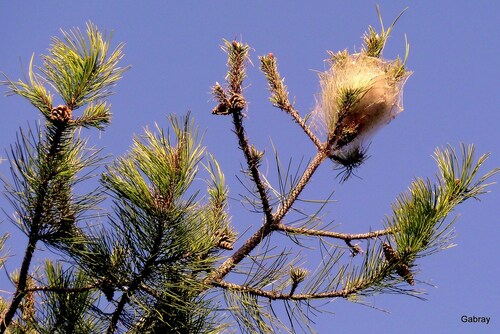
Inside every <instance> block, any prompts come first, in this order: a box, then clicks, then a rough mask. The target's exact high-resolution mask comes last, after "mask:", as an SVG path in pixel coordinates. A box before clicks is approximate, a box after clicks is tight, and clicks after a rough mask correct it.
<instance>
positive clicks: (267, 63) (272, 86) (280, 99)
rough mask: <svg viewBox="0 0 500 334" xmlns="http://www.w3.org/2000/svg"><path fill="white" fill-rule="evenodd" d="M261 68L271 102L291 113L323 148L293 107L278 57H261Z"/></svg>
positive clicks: (310, 136) (317, 145) (320, 145)
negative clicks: (280, 70)
mask: <svg viewBox="0 0 500 334" xmlns="http://www.w3.org/2000/svg"><path fill="white" fill-rule="evenodd" d="M260 64H261V65H260V69H261V71H262V72H264V74H265V75H266V78H267V82H268V85H269V90H270V91H271V98H270V100H271V102H272V103H273V105H274V106H275V107H277V108H280V109H281V110H283V111H285V112H286V113H288V114H290V116H292V118H293V119H294V121H295V122H296V123H297V124H298V125H300V127H301V128H302V130H304V132H305V133H306V134H307V136H309V138H310V139H311V140H312V141H313V143H314V145H316V148H317V149H318V150H321V148H322V144H321V142H320V140H319V139H318V137H316V135H315V134H314V133H313V132H312V131H311V128H310V127H309V126H308V125H307V124H306V122H305V120H304V119H302V117H300V114H299V113H298V111H297V110H296V109H295V108H294V107H293V105H292V104H291V103H290V100H289V98H288V91H287V88H286V85H285V83H284V82H285V80H284V79H282V78H281V76H280V74H279V72H278V64H277V60H276V57H275V56H274V55H273V54H272V53H270V54H268V55H266V56H262V57H260Z"/></svg>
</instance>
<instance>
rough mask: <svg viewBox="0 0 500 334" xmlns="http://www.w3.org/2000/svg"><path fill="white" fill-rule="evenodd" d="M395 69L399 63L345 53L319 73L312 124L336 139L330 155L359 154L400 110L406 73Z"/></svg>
mask: <svg viewBox="0 0 500 334" xmlns="http://www.w3.org/2000/svg"><path fill="white" fill-rule="evenodd" d="M398 66H399V67H398ZM399 68H401V63H400V62H399V61H393V62H391V61H386V60H384V59H380V58H375V57H369V56H366V55H364V54H362V53H361V54H353V55H348V54H345V56H344V57H342V58H340V59H337V61H336V62H335V63H334V64H333V65H332V67H331V68H330V69H329V70H328V71H326V72H324V73H321V74H320V85H321V93H320V96H319V99H318V104H317V106H316V108H315V111H314V114H315V115H314V122H315V124H316V126H317V128H318V129H323V130H324V131H326V132H327V133H328V138H332V137H335V136H337V137H338V138H337V140H335V141H334V142H333V143H332V147H331V152H330V154H331V155H332V156H346V155H349V154H350V153H351V152H352V151H353V150H356V151H357V152H360V151H363V150H364V149H365V148H366V145H367V144H369V140H370V138H371V137H372V136H373V135H374V134H375V132H376V131H377V130H379V129H380V128H382V127H383V126H384V125H386V124H388V123H389V122H390V121H391V120H392V119H394V118H395V117H396V116H397V115H398V114H399V113H400V112H401V111H403V103H402V92H403V86H404V84H405V82H406V79H407V78H408V76H409V74H410V72H403V74H401V72H400V71H399V72H398V69H399ZM345 101H350V103H347V104H346V103H345Z"/></svg>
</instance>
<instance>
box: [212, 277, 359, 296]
mask: <svg viewBox="0 0 500 334" xmlns="http://www.w3.org/2000/svg"><path fill="white" fill-rule="evenodd" d="M212 284H213V285H215V286H217V287H220V288H223V289H228V290H232V291H239V292H246V293H251V294H252V295H255V296H260V297H265V298H268V299H271V300H310V299H321V298H335V297H342V298H346V297H348V296H349V295H352V294H355V293H357V292H359V291H361V290H363V289H365V288H366V285H367V284H366V283H364V284H359V285H358V286H353V287H351V288H349V289H342V290H335V291H326V292H321V293H299V294H290V293H289V292H288V293H282V292H280V291H274V290H263V289H257V288H254V287H250V286H246V285H240V284H235V283H230V282H226V281H224V280H218V281H215V282H213V283H212Z"/></svg>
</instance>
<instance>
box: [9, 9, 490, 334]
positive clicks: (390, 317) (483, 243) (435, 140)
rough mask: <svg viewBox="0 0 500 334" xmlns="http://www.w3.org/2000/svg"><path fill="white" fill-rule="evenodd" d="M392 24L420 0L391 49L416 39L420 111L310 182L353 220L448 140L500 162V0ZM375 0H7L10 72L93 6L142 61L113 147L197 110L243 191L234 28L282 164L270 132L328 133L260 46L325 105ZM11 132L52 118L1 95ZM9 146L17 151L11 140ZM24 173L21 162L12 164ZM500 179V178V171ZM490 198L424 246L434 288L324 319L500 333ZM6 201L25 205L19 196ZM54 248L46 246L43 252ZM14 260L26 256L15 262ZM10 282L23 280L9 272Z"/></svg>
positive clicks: (251, 90) (335, 213)
mask: <svg viewBox="0 0 500 334" xmlns="http://www.w3.org/2000/svg"><path fill="white" fill-rule="evenodd" d="M378 3H379V4H380V7H381V11H382V15H383V18H384V22H385V23H386V25H388V24H390V23H391V22H392V20H393V19H394V18H395V17H396V16H397V14H398V13H399V12H400V11H401V10H402V9H404V8H405V7H406V6H409V7H410V8H409V10H408V11H407V12H406V13H405V14H404V15H403V17H402V18H401V19H400V21H399V22H398V23H397V25H396V28H395V30H394V33H393V34H392V37H391V38H390V40H389V42H388V45H387V48H386V50H385V53H384V55H385V56H386V57H387V58H393V57H395V56H396V55H398V54H400V55H404V34H405V33H406V34H407V36H408V40H409V43H410V45H411V51H410V58H409V60H408V67H409V68H410V69H411V70H412V71H414V74H413V75H412V76H411V77H410V79H409V81H408V83H407V85H406V88H405V93H404V108H405V111H404V112H403V113H402V114H400V115H399V116H398V117H397V118H396V120H394V121H393V122H392V123H391V124H390V125H389V126H387V127H385V128H383V129H382V130H381V131H380V132H379V133H378V134H377V136H376V137H375V138H374V141H373V143H372V145H371V147H370V152H369V153H370V156H371V157H370V159H369V160H368V161H367V163H366V164H365V165H364V166H363V167H362V168H361V169H360V170H359V171H358V173H357V174H358V175H359V176H360V178H352V179H351V180H349V181H348V182H346V183H344V184H339V182H338V180H336V179H335V178H334V176H335V173H334V172H332V170H331V166H327V165H328V164H325V166H322V168H321V169H320V170H319V171H318V173H317V174H316V175H315V177H314V179H313V180H312V183H311V184H310V186H309V187H308V188H307V191H306V193H305V195H306V196H309V197H314V196H315V197H321V196H325V195H326V194H328V193H329V192H330V191H331V190H332V189H335V195H334V199H335V200H337V202H336V203H333V204H331V206H330V207H328V209H327V211H328V212H329V214H328V218H330V219H335V222H336V223H337V224H339V225H338V228H337V230H338V231H342V232H361V231H366V230H368V229H370V228H371V229H378V228H380V227H381V222H382V220H383V217H384V215H385V214H388V213H390V203H391V202H392V201H393V200H394V198H395V197H396V196H397V195H398V194H399V193H400V192H402V191H404V190H405V189H406V187H407V186H408V185H409V183H410V181H411V179H412V178H413V177H416V176H423V177H433V175H434V173H435V171H436V167H435V164H434V162H433V160H432V158H431V154H432V152H433V151H434V149H435V147H436V146H443V145H445V144H447V143H450V144H452V145H454V146H458V144H459V142H464V143H474V144H475V145H476V148H477V151H478V153H484V152H491V153H492V157H491V158H490V160H489V161H488V162H487V164H486V166H485V169H484V171H486V170H489V169H492V168H494V167H498V166H500V149H499V139H500V136H499V127H500V116H499V114H500V113H499V112H500V98H499V94H498V89H499V79H498V78H499V77H500V70H499V62H498V60H499V56H498V55H499V54H500V38H499V37H500V36H499V34H500V30H499V28H498V20H499V17H500V3H499V2H497V1H456V0H455V1H451V0H447V1H378ZM375 4H376V2H374V1H326V0H325V1H301V2H299V1H245V2H243V1H142V2H139V1H96V0H93V1H81V2H77V1H5V0H4V1H0V22H2V27H3V28H2V32H1V34H0V45H1V48H0V71H2V72H4V73H6V74H7V75H8V76H9V77H10V78H12V79H17V78H20V77H22V72H23V71H25V70H26V68H27V65H28V63H29V59H30V57H31V54H32V53H33V52H34V53H35V54H36V55H37V58H36V59H37V62H38V64H40V61H39V58H38V56H39V55H40V54H42V53H45V52H46V49H47V47H48V46H49V44H50V37H51V36H59V35H60V34H59V28H64V29H70V28H72V27H81V28H84V26H85V22H86V21H87V20H91V21H93V22H94V23H96V24H97V25H98V27H99V28H100V29H102V30H107V31H111V30H112V31H114V35H113V41H114V42H115V45H116V44H117V43H118V42H125V43H126V48H125V54H126V57H125V59H124V63H123V65H127V64H130V65H132V69H131V70H130V71H128V72H127V73H126V74H125V76H124V78H123V80H122V81H121V82H120V83H119V84H118V86H117V88H116V95H114V96H113V97H112V98H111V103H112V111H113V124H112V125H111V127H109V128H108V129H107V130H106V131H105V132H104V133H101V134H100V135H98V134H97V133H91V136H92V142H93V143H94V144H96V145H98V146H105V147H106V150H105V152H106V153H109V154H114V155H120V154H123V153H124V152H125V151H126V150H127V149H128V146H129V144H130V143H131V137H132V134H134V133H135V134H140V133H141V132H142V128H143V127H144V126H146V125H150V126H151V125H153V124H154V122H155V121H156V122H158V123H159V124H161V125H165V126H166V124H167V121H166V117H165V116H166V115H167V114H169V113H172V112H175V113H178V114H184V113H185V112H186V111H188V110H190V111H191V112H192V115H193V116H194V117H195V119H196V121H197V123H198V125H199V126H200V128H201V130H202V131H206V134H205V141H204V143H205V145H206V146H207V147H208V150H209V151H210V152H212V153H213V154H214V155H215V156H216V157H217V158H218V159H219V161H220V162H221V165H222V167H223V168H224V170H225V173H226V177H227V179H228V182H229V183H230V184H231V185H234V187H233V188H232V195H233V196H234V197H237V195H238V193H240V192H241V191H242V190H241V188H240V186H239V185H238V183H237V181H236V177H235V175H236V174H237V173H238V171H239V164H240V162H242V156H241V154H240V152H239V151H238V150H237V149H236V146H237V145H236V141H235V138H234V134H233V133H232V132H231V127H230V125H231V123H230V119H229V118H225V117H221V116H219V117H216V116H212V115H211V114H210V111H211V109H212V108H213V107H214V103H213V102H212V101H210V95H209V91H210V88H209V87H210V86H211V85H213V84H214V83H215V81H219V82H220V81H223V78H224V74H225V70H226V68H225V61H226V59H225V55H224V54H223V53H222V52H221V50H220V48H219V46H220V45H221V43H222V38H226V39H233V38H236V39H238V40H240V39H241V40H243V41H244V42H246V43H249V44H250V45H251V46H252V48H253V51H252V53H251V57H252V60H253V62H254V66H253V67H250V68H249V74H248V79H247V81H246V83H247V84H248V87H247V89H246V97H247V100H248V101H249V110H248V111H247V115H248V117H247V118H246V122H247V130H248V134H249V136H250V138H251V139H252V140H253V142H254V143H255V144H256V145H257V147H259V148H260V149H266V151H267V152H268V154H269V155H268V162H267V163H265V164H264V168H268V169H269V172H270V173H272V172H273V166H274V165H273V163H272V149H271V144H270V138H272V140H273V143H274V144H275V145H276V147H277V148H278V149H279V152H280V153H281V155H282V158H283V160H284V161H287V159H288V158H289V157H294V162H298V161H299V160H300V158H301V157H304V158H305V159H306V160H307V159H309V158H310V157H312V156H313V155H314V146H313V145H312V144H311V142H310V141H309V140H308V138H307V137H306V136H305V135H304V134H303V133H302V132H301V131H300V129H299V128H298V127H297V126H296V125H295V124H293V123H292V122H291V120H290V119H289V118H288V117H286V115H283V113H281V112H280V111H279V110H277V109H274V108H273V107H272V106H271V105H270V103H269V102H268V101H267V98H268V93H267V90H266V82H265V80H264V77H263V75H262V74H261V73H260V72H259V69H258V59H257V56H259V55H264V54H267V53H269V52H273V53H274V55H275V56H276V57H278V62H279V68H280V71H281V73H282V75H283V76H284V77H285V78H286V84H287V85H288V87H289V90H290V95H291V97H293V98H295V101H296V107H297V108H298V109H299V110H300V112H301V113H302V114H305V113H306V112H308V111H310V110H311V109H312V108H313V107H314V103H315V98H314V96H315V94H316V93H317V92H318V87H319V84H318V79H317V74H316V71H318V70H324V68H325V64H324V62H323V60H324V59H325V58H326V57H327V55H326V53H325V50H333V51H338V50H343V49H345V48H349V49H350V50H351V51H352V50H353V49H354V48H355V47H358V48H359V46H360V43H361V39H360V37H361V35H362V33H363V32H364V31H365V30H366V28H367V26H368V25H370V24H371V25H374V26H375V27H377V28H378V27H379V26H378V18H377V15H376V11H375ZM0 115H1V122H0V147H1V148H2V149H7V148H8V147H9V145H10V144H11V143H12V142H13V140H14V138H15V133H16V131H17V130H18V128H19V127H20V126H22V127H25V126H26V125H27V123H28V122H30V123H32V122H33V121H34V120H37V119H40V116H39V115H38V114H37V113H36V112H35V110H34V109H33V108H32V107H31V106H30V105H29V104H28V103H27V102H25V101H23V100H22V99H21V98H18V97H0ZM0 155H1V156H5V154H4V151H2V152H0ZM0 173H2V174H3V175H8V164H6V163H2V164H1V165H0ZM496 180H498V177H497V178H496ZM491 190H492V193H490V194H487V195H486V196H484V197H483V198H482V201H481V202H475V201H471V202H468V203H466V204H465V205H462V206H459V207H458V210H457V213H460V215H461V216H460V219H459V221H458V224H457V225H456V238H455V240H454V242H455V243H457V244H458V246H457V247H454V248H452V249H450V250H448V251H445V252H442V253H439V254H437V255H434V256H431V257H429V258H426V259H423V260H422V261H420V262H419V263H420V265H421V270H422V273H421V275H420V276H419V277H418V279H419V280H421V281H428V282H429V283H431V284H434V285H436V286H437V288H432V287H430V286H425V285H420V286H418V288H424V289H426V290H427V293H428V296H427V298H428V300H427V301H425V302H422V301H419V300H417V299H415V298H411V297H405V296H394V295H382V296H377V297H375V298H369V299H368V300H367V302H369V303H371V304H373V305H374V306H375V307H379V308H383V309H386V310H388V311H389V312H390V313H389V314H388V313H384V312H380V311H377V310H375V309H371V308H368V307H364V306H360V305H357V304H351V303H348V302H345V301H342V300H335V301H333V302H332V303H331V304H330V305H328V306H327V309H328V310H329V311H331V312H333V314H332V313H325V314H322V315H320V316H318V317H316V318H315V319H314V320H315V321H316V328H317V330H318V332H319V333H334V332H335V333H343V332H348V333H366V332H370V333H382V332H383V333H401V332H405V333H425V332H429V333H444V332H447V333H493V332H500V302H499V298H498V297H499V296H500V285H499V283H498V277H499V276H500V269H499V266H498V255H499V248H498V245H499V244H500V237H499V234H500V228H499V226H500V215H499V213H500V211H499V204H500V187H499V186H498V185H495V186H493V187H491ZM0 207H2V208H4V209H6V211H7V212H10V208H9V207H8V206H7V204H6V201H5V200H4V199H0ZM231 214H232V215H233V220H234V222H235V224H236V226H237V227H238V228H239V229H240V231H243V230H245V229H246V228H247V227H250V228H253V229H255V228H256V227H258V226H259V224H260V219H259V217H258V216H255V215H249V214H245V212H244V211H243V210H242V208H241V205H240V204H239V203H238V202H237V201H233V202H231ZM0 230H1V231H2V232H3V231H5V230H8V231H12V232H13V233H14V235H16V237H15V238H14V239H12V240H10V243H9V247H10V248H11V252H12V255H14V256H21V254H20V252H21V251H22V249H23V248H22V247H24V246H22V247H20V245H24V242H25V240H24V239H23V237H22V236H18V235H17V234H15V231H14V228H13V227H12V226H11V225H10V224H9V223H8V222H7V221H6V222H4V223H2V225H0ZM39 255H40V256H42V257H43V256H44V255H45V254H43V253H42V254H40V253H39ZM7 268H8V269H9V270H12V269H14V268H13V266H12V265H10V266H9V265H8V266H7ZM0 282H2V285H1V286H0V289H1V290H11V289H12V288H11V286H9V285H7V283H6V282H5V279H4V278H3V279H2V280H0ZM462 315H470V316H472V315H476V316H488V317H491V318H492V320H491V322H490V324H489V325H483V324H464V323H462V322H461V321H460V317H461V316H462Z"/></svg>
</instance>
